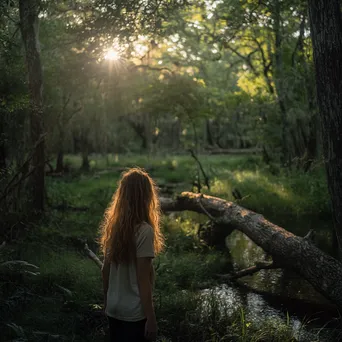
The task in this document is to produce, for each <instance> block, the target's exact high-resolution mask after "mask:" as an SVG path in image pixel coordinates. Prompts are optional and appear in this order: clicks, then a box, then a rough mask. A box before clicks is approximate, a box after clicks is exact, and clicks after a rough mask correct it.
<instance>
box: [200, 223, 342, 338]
mask: <svg viewBox="0 0 342 342" xmlns="http://www.w3.org/2000/svg"><path fill="white" fill-rule="evenodd" d="M278 221H279V218H278ZM282 221H283V222H284V223H283V225H282V227H284V228H286V229H288V230H290V231H292V232H293V233H295V234H297V235H300V236H304V235H305V234H306V233H307V232H308V231H309V229H311V228H313V229H314V230H315V233H316V240H315V243H316V244H317V246H318V247H319V248H321V249H323V250H324V251H325V252H327V253H329V252H330V250H329V236H328V235H329V232H331V228H330V227H331V222H329V221H327V220H323V219H322V220H320V219H318V218H316V219H303V220H300V221H298V222H296V225H294V224H293V222H292V226H291V222H288V223H287V224H286V219H283V220H282ZM273 222H274V221H273ZM290 227H291V228H292V229H290ZM327 232H328V234H327ZM226 245H227V247H228V249H229V252H230V254H231V258H232V261H233V267H234V269H243V268H246V267H250V266H252V265H254V263H255V261H260V260H267V259H268V258H269V257H268V256H267V255H266V253H265V252H264V251H263V250H262V249H261V248H260V247H258V246H257V245H256V244H255V243H254V242H253V241H251V240H250V239H249V238H248V237H247V236H246V235H244V234H243V233H241V232H239V231H234V232H233V233H232V234H231V235H230V236H228V237H227V239H226ZM204 293H205V294H206V295H214V296H215V297H216V298H218V299H220V301H219V302H220V303H222V306H223V307H222V309H224V310H228V313H233V312H234V311H236V310H237V309H239V308H241V307H243V308H244V311H245V318H246V321H247V322H253V324H255V325H258V322H261V323H262V321H264V320H267V319H272V321H281V322H282V323H285V324H286V322H287V319H288V315H289V321H288V324H289V326H290V327H291V328H292V330H293V333H294V336H295V337H296V339H297V340H298V341H322V342H333V341H339V340H341V341H342V337H341V339H339V338H334V340H332V339H331V337H330V338H329V337H328V329H327V327H329V328H330V329H334V328H338V327H339V323H338V320H337V317H338V313H337V310H336V309H335V308H334V306H333V305H331V303H329V302H328V301H327V300H326V299H325V298H324V297H323V296H321V295H320V294H319V293H318V292H316V291H315V289H314V288H313V287H312V286H311V285H310V284H309V283H308V282H307V281H305V280H304V279H302V278H300V277H299V276H298V275H296V274H295V273H293V272H290V271H288V270H261V271H260V272H258V273H256V274H254V275H253V276H247V277H243V278H241V279H239V280H238V284H233V285H231V284H229V285H226V284H224V285H220V286H217V287H215V288H211V289H207V290H204ZM229 311H230V312H229ZM287 313H288V315H287ZM322 327H324V329H322Z"/></svg>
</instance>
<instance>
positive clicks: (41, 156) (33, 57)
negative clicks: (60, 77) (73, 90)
mask: <svg viewBox="0 0 342 342" xmlns="http://www.w3.org/2000/svg"><path fill="white" fill-rule="evenodd" d="M38 12H39V10H38V2H37V0H20V1H19V13H20V30H21V35H22V39H23V42H24V47H25V52H26V63H27V68H28V84H29V94H30V130H31V132H30V133H31V142H32V146H33V147H34V151H33V158H32V168H33V172H32V176H31V180H32V188H33V191H32V206H33V209H34V210H36V211H42V210H44V194H45V179H44V177H45V175H44V166H45V142H44V125H43V94H42V92H43V76H42V65H41V61H40V51H39V43H38Z"/></svg>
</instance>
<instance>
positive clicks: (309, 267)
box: [160, 192, 342, 310]
mask: <svg viewBox="0 0 342 342" xmlns="http://www.w3.org/2000/svg"><path fill="white" fill-rule="evenodd" d="M160 202H161V208H162V210H163V211H164V212H170V211H184V210H190V211H194V212H198V213H202V214H205V215H207V216H208V215H210V216H209V217H210V218H211V219H213V220H215V222H216V223H219V224H220V226H222V227H227V228H228V227H229V230H230V229H231V227H232V226H233V227H234V228H235V229H237V230H239V231H241V232H242V233H244V234H246V235H247V236H248V237H249V238H250V239H251V240H252V241H254V242H255V243H256V244H257V245H258V246H260V247H261V248H262V249H263V250H264V251H265V252H267V253H268V254H269V255H271V256H272V259H273V262H274V263H275V264H276V265H277V266H278V267H281V268H286V269H291V270H293V271H295V272H297V273H298V274H299V275H300V276H302V277H303V278H304V279H306V280H307V281H308V282H309V283H310V284H311V285H312V286H313V287H314V288H315V289H316V291H317V292H319V293H321V294H322V295H323V296H324V297H326V298H327V299H329V300H330V301H331V302H332V303H334V304H335V305H337V307H338V308H339V309H340V310H342V263H340V262H339V261H338V260H336V259H334V258H333V257H331V256H329V255H327V254H325V253H324V252H322V251H321V250H320V249H318V248H317V247H316V246H315V245H314V244H313V243H312V242H311V241H310V239H308V238H302V237H299V236H296V235H294V234H292V233H291V232H289V231H287V230H285V229H283V228H281V227H279V226H277V225H275V224H273V223H271V222H269V221H267V220H266V219H265V218H264V217H263V216H262V215H260V214H257V213H255V212H253V211H251V210H248V209H245V208H243V207H241V206H239V205H237V204H235V203H233V202H228V201H225V200H223V199H220V198H216V197H212V196H206V195H203V194H194V193H191V192H183V193H182V194H181V195H179V196H178V197H177V198H175V199H165V198H161V199H160ZM222 229H224V228H222ZM227 233H228V229H227Z"/></svg>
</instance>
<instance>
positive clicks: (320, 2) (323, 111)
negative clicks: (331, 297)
mask: <svg viewBox="0 0 342 342" xmlns="http://www.w3.org/2000/svg"><path fill="white" fill-rule="evenodd" d="M308 2H309V13H310V25H311V37H312V42H313V51H314V62H315V68H316V83H317V102H318V107H319V112H320V118H321V130H322V140H323V153H324V159H325V165H326V171H327V178H328V187H329V192H330V197H331V201H332V211H333V219H334V227H335V232H336V236H337V240H338V244H339V250H340V255H341V254H342V253H341V250H342V172H341V170H342V16H341V7H340V1H339V0H309V1H308Z"/></svg>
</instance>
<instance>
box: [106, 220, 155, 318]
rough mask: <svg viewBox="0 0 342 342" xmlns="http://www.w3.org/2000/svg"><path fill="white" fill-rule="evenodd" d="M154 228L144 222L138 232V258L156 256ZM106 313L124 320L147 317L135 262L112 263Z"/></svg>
mask: <svg viewBox="0 0 342 342" xmlns="http://www.w3.org/2000/svg"><path fill="white" fill-rule="evenodd" d="M153 237H154V234H153V228H152V227H151V226H150V225H149V224H147V223H143V224H141V225H140V227H139V228H138V231H137V234H136V250H137V258H154V248H153ZM106 314H107V316H109V317H113V318H116V319H119V320H122V321H130V322H136V321H140V320H142V319H144V318H145V315H144V312H143V308H142V305H141V300H140V294H139V288H138V281H137V273H136V266H135V263H134V262H131V263H129V264H119V265H117V266H116V265H115V264H114V263H111V265H110V273H109V286H108V292H107V306H106Z"/></svg>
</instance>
